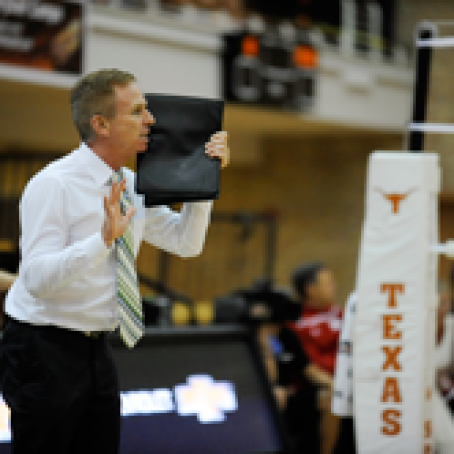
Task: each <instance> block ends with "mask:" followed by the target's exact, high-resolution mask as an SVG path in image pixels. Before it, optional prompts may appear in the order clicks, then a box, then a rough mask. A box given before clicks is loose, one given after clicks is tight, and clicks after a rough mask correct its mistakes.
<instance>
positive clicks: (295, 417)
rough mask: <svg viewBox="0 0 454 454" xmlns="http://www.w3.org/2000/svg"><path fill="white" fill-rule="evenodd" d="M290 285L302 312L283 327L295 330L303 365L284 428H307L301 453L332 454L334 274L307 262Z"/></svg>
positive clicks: (338, 320) (337, 313)
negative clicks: (303, 358)
mask: <svg viewBox="0 0 454 454" xmlns="http://www.w3.org/2000/svg"><path fill="white" fill-rule="evenodd" d="M292 284H293V287H294V290H295V292H296V294H297V296H298V299H299V302H300V304H301V315H300V317H299V319H298V320H297V321H295V322H290V323H288V324H287V327H288V328H289V329H290V330H291V331H292V332H293V333H295V334H296V336H297V338H298V340H299V342H300V345H301V349H302V351H303V352H304V353H305V355H306V356H307V359H308V366H307V369H306V371H305V376H304V377H302V379H301V380H300V382H299V383H297V385H296V392H295V394H294V397H293V398H289V400H288V404H287V409H286V419H287V421H288V425H289V426H291V425H292V424H294V423H295V422H296V421H298V423H297V426H301V425H303V427H304V426H306V427H307V428H308V429H309V428H310V427H312V428H311V430H308V431H307V433H308V435H309V436H308V437H306V440H305V441H304V440H301V441H302V445H301V452H305V453H308V454H309V453H321V454H331V453H332V452H333V449H334V447H335V444H336V440H337V433H338V418H337V417H336V416H335V415H333V414H332V413H331V395H332V389H333V376H334V370H335V362H336V354H337V349H338V344H339V336H340V329H341V325H342V310H341V309H340V308H339V307H337V306H335V305H334V299H335V293H336V285H335V281H334V277H333V274H332V272H331V270H330V269H329V268H328V267H327V266H326V265H324V264H323V263H320V262H310V263H305V264H304V265H302V266H300V267H299V268H297V269H296V270H295V271H294V273H293V277H292ZM308 408H311V409H312V417H309V418H308V417H307V416H305V415H308V414H310V413H309V412H308ZM314 414H316V415H317V414H318V415H319V420H320V431H318V430H317V427H316V425H315V424H314V421H316V420H317V418H314V416H313V415H314ZM317 426H318V424H317ZM303 427H302V428H301V429H300V430H302V429H303ZM295 429H297V427H295Z"/></svg>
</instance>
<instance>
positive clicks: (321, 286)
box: [308, 269, 336, 306]
mask: <svg viewBox="0 0 454 454" xmlns="http://www.w3.org/2000/svg"><path fill="white" fill-rule="evenodd" d="M308 290H309V297H310V298H311V299H312V300H315V301H317V303H318V304H319V305H320V306H326V305H328V304H332V303H333V302H334V300H335V297H336V282H335V280H334V276H333V273H332V272H331V271H330V270H328V269H322V270H321V271H319V273H318V276H317V280H316V282H315V283H314V284H313V285H311V286H310V287H309V289H308Z"/></svg>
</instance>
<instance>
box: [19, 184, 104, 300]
mask: <svg viewBox="0 0 454 454" xmlns="http://www.w3.org/2000/svg"><path fill="white" fill-rule="evenodd" d="M66 209H67V202H66V200H65V190H64V187H63V185H61V184H60V182H59V181H58V179H57V178H52V177H48V176H47V177H44V176H41V178H38V179H35V180H32V181H31V182H30V183H29V185H28V186H27V188H26V189H25V191H24V194H23V196H22V200H21V204H20V220H21V254H22V262H21V268H20V271H19V275H20V276H21V278H22V279H23V283H24V285H25V288H26V289H27V291H28V292H29V293H30V294H31V295H33V296H34V297H35V298H39V299H45V298H51V297H52V295H53V294H54V293H55V292H57V291H61V290H62V289H63V288H64V287H65V286H68V285H69V284H70V283H72V282H73V281H74V280H76V279H77V278H79V277H80V276H81V275H82V274H83V273H84V272H85V271H86V269H87V267H88V266H90V265H96V264H97V263H99V262H100V261H101V260H103V259H105V258H106V257H107V256H108V255H109V254H110V253H111V248H108V247H107V246H106V245H105V243H104V240H103V239H102V236H101V232H98V233H95V234H93V235H91V236H89V237H87V238H85V239H83V240H81V241H78V242H75V243H73V244H70V245H69V244H68V237H69V229H70V226H69V225H68V221H67V216H66Z"/></svg>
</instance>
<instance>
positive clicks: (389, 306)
mask: <svg viewBox="0 0 454 454" xmlns="http://www.w3.org/2000/svg"><path fill="white" fill-rule="evenodd" d="M439 186H440V171H439V166H438V156H437V155H436V154H429V153H418V154H416V153H414V154H412V153H380V152H376V153H373V154H372V155H371V157H370V160H369V169H368V178H367V195H366V215H365V220H364V225H363V233H362V240H361V250H360V259H359V265H358V276H357V291H358V304H357V313H356V323H355V329H354V337H353V339H354V340H353V346H354V347H353V350H354V351H353V355H354V388H353V389H354V409H355V421H356V436H357V441H358V452H359V453H360V454H372V453H373V454H382V453H386V454H419V453H421V454H428V453H431V452H432V394H433V388H434V374H435V371H434V365H433V356H434V349H435V310H436V301H437V295H436V285H437V263H438V258H437V257H438V256H437V255H436V254H434V253H433V252H430V247H431V245H433V244H437V243H438V192H439Z"/></svg>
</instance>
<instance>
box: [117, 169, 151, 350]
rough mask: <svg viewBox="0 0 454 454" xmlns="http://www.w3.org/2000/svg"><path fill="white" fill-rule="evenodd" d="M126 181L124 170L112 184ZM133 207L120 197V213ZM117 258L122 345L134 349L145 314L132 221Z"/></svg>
mask: <svg viewBox="0 0 454 454" xmlns="http://www.w3.org/2000/svg"><path fill="white" fill-rule="evenodd" d="M122 179H123V173H122V171H121V169H120V170H119V171H118V172H115V173H114V174H113V176H112V181H114V182H117V183H118V182H119V181H121V180H122ZM130 205H131V199H130V197H129V195H128V193H127V191H126V190H125V191H123V193H122V195H121V198H120V208H121V212H122V213H123V214H125V213H126V212H127V211H128V208H129V206H130ZM115 244H116V246H115V250H116V256H117V297H118V312H119V319H120V336H121V338H122V339H123V342H124V343H125V344H126V345H127V346H128V347H129V348H132V347H134V345H135V344H136V343H137V342H138V341H139V339H140V338H141V337H142V335H143V331H144V328H143V312H142V301H141V299H140V292H139V284H138V280H137V272H136V266H135V260H134V232H133V225H132V222H130V223H129V225H128V228H127V229H126V232H125V233H124V234H123V236H121V237H119V238H117V239H116V241H115Z"/></svg>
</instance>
